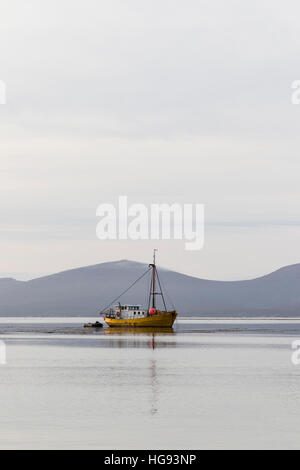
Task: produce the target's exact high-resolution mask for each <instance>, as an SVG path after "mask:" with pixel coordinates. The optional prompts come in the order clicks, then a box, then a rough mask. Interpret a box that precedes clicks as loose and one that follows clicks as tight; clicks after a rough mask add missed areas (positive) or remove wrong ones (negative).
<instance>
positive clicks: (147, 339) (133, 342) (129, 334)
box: [104, 327, 176, 349]
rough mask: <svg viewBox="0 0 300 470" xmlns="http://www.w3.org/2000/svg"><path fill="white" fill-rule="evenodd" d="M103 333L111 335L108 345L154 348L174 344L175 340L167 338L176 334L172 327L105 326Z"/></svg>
mask: <svg viewBox="0 0 300 470" xmlns="http://www.w3.org/2000/svg"><path fill="white" fill-rule="evenodd" d="M104 334H105V335H108V336H110V337H111V342H110V344H109V346H110V347H118V348H128V347H130V348H132V347H135V348H150V349H155V348H158V347H159V348H170V347H171V348H174V347H175V346H176V341H172V340H170V339H168V340H167V337H169V336H171V337H172V336H173V335H175V334H176V333H175V331H174V329H173V328H124V327H121V328H105V331H104ZM164 338H166V340H164ZM174 339H175V338H174Z"/></svg>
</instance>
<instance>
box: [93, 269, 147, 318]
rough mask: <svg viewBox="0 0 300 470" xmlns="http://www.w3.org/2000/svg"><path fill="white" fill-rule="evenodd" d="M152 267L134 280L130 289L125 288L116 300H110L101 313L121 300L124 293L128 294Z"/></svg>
mask: <svg viewBox="0 0 300 470" xmlns="http://www.w3.org/2000/svg"><path fill="white" fill-rule="evenodd" d="M150 269H151V268H149V269H147V271H146V272H145V273H144V274H142V275H141V276H140V277H139V278H138V279H136V281H134V282H133V283H132V284H131V286H129V287H128V289H126V290H124V292H122V294H120V295H119V296H118V297H116V298H115V299H114V300H112V301H111V302H110V304H108V305H107V306H106V307H105V308H102V309H101V310H100V314H101V313H102V312H104V311H105V310H106V309H107V308H108V307H110V306H111V305H112V304H113V303H114V302H116V301H117V300H119V298H120V297H122V295H124V294H126V292H128V291H129V290H130V289H131V288H132V287H133V286H134V285H135V284H136V283H137V282H139V281H140V280H141V279H142V278H143V277H144V276H146V274H148V272H149V271H150Z"/></svg>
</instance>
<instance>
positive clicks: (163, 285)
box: [161, 281, 176, 310]
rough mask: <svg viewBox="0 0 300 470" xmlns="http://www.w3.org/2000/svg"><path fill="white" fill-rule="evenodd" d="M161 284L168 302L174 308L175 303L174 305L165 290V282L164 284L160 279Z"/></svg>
mask: <svg viewBox="0 0 300 470" xmlns="http://www.w3.org/2000/svg"><path fill="white" fill-rule="evenodd" d="M161 285H162V287H163V290H164V292H165V294H166V297H167V298H168V300H169V302H170V304H171V305H172V307H173V309H174V310H175V308H176V307H175V305H174V303H173V301H172V299H171V297H170V295H169V294H168V291H167V289H166V287H165V284H164V283H163V282H162V281H161Z"/></svg>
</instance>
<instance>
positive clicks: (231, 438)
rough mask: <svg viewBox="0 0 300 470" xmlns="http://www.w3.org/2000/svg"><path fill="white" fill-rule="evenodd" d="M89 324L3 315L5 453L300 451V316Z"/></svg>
mask: <svg viewBox="0 0 300 470" xmlns="http://www.w3.org/2000/svg"><path fill="white" fill-rule="evenodd" d="M91 320H92V321H94V320H95V319H91ZM87 321H89V319H87V318H78V317H77V318H57V317H55V318H21V317H17V318H12V317H10V318H3V317H2V318H0V340H1V341H3V342H4V343H2V346H3V345H5V347H6V364H0V400H1V401H0V403H1V412H0V413H1V414H0V448H1V449H40V448H41V449H238V448H242V449H249V448H250V449H253V448H254V449H259V448H262V449H274V448H275V449H276V448H277V449H299V448H300V392H299V391H300V365H294V364H293V363H292V361H291V356H292V353H293V350H292V342H293V341H295V340H297V339H299V340H300V320H298V319H294V318H291V319H287V318H285V319H278V318H276V319H275V318H274V319H270V318H268V319H261V318H260V319H253V318H252V319H242V320H235V319H233V318H227V319H224V318H222V319H218V318H213V319H212V318H209V319H207V318H201V319H197V318H193V319H188V318H184V319H180V320H178V321H177V322H176V324H175V327H174V329H173V330H165V331H163V330H146V331H144V330H143V331H139V330H137V329H136V330H128V331H126V330H124V331H122V330H115V329H107V328H103V329H101V330H98V331H95V330H93V329H89V328H83V323H85V322H87ZM2 359H3V357H2Z"/></svg>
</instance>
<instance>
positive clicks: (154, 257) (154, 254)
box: [153, 248, 158, 266]
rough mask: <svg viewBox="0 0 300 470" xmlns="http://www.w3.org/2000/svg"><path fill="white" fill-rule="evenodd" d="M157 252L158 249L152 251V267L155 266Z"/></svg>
mask: <svg viewBox="0 0 300 470" xmlns="http://www.w3.org/2000/svg"><path fill="white" fill-rule="evenodd" d="M157 251H158V249H157V248H154V250H153V264H154V266H155V264H156V263H155V260H156V252H157Z"/></svg>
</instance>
